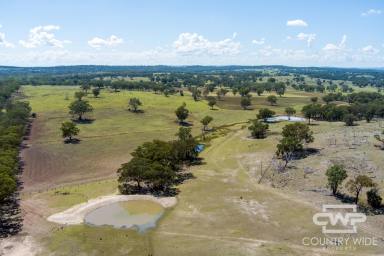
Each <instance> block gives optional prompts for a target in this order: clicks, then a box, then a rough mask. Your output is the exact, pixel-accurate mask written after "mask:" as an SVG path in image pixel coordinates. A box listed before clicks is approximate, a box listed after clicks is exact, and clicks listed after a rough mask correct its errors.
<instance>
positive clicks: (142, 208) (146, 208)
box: [84, 200, 164, 232]
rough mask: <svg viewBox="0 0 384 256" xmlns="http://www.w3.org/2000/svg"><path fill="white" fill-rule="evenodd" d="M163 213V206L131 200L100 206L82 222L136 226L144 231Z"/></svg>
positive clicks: (152, 226) (119, 226)
mask: <svg viewBox="0 0 384 256" xmlns="http://www.w3.org/2000/svg"><path fill="white" fill-rule="evenodd" d="M163 214H164V208H163V207H162V206H161V205H160V204H158V203H155V202H152V201H148V200H132V201H125V202H117V203H112V204H108V205H105V206H102V207H100V208H97V209H95V210H93V211H92V212H90V213H88V214H87V215H86V216H85V218H84V223H85V224H87V225H91V226H113V227H115V228H136V229H137V230H138V231H139V232H144V231H146V230H148V229H150V228H154V227H155V226H156V222H157V221H158V220H159V219H160V218H161V216H162V215H163Z"/></svg>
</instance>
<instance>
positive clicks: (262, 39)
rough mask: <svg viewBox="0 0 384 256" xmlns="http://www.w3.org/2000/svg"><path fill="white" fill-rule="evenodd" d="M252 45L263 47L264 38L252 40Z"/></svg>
mask: <svg viewBox="0 0 384 256" xmlns="http://www.w3.org/2000/svg"><path fill="white" fill-rule="evenodd" d="M252 43H253V44H257V45H263V44H265V38H264V37H263V38H261V39H260V40H258V39H253V40H252Z"/></svg>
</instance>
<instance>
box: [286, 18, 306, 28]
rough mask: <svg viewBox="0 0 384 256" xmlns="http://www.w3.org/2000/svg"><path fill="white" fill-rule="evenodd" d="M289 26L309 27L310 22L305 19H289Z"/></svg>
mask: <svg viewBox="0 0 384 256" xmlns="http://www.w3.org/2000/svg"><path fill="white" fill-rule="evenodd" d="M287 26H288V27H308V23H307V22H305V21H304V20H300V19H298V20H288V21H287Z"/></svg>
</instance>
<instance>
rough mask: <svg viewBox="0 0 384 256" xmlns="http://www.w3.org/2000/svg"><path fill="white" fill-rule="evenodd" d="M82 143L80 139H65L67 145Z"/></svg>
mask: <svg viewBox="0 0 384 256" xmlns="http://www.w3.org/2000/svg"><path fill="white" fill-rule="evenodd" d="M80 142H81V140H80V139H76V138H73V139H71V140H70V139H65V140H64V143H65V144H79V143H80Z"/></svg>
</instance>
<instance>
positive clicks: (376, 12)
mask: <svg viewBox="0 0 384 256" xmlns="http://www.w3.org/2000/svg"><path fill="white" fill-rule="evenodd" d="M381 13H382V11H381V10H378V9H369V10H368V11H366V12H363V13H361V16H364V17H365V16H373V15H380V14H381Z"/></svg>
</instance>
